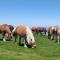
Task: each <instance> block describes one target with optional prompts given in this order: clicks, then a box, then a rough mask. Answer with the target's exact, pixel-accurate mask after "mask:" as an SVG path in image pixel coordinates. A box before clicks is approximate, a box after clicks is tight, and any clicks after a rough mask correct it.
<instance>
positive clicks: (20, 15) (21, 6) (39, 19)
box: [0, 0, 60, 26]
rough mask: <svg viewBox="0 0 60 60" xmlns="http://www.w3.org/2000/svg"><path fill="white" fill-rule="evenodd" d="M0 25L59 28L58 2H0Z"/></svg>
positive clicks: (40, 0)
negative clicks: (51, 26) (55, 26)
mask: <svg viewBox="0 0 60 60" xmlns="http://www.w3.org/2000/svg"><path fill="white" fill-rule="evenodd" d="M0 24H12V25H14V26H17V25H21V24H23V25H28V26H49V25H58V26H60V0H0Z"/></svg>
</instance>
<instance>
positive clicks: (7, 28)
mask: <svg viewBox="0 0 60 60" xmlns="http://www.w3.org/2000/svg"><path fill="white" fill-rule="evenodd" d="M0 31H1V32H5V33H9V34H10V33H11V31H10V29H9V27H8V26H7V25H0Z"/></svg>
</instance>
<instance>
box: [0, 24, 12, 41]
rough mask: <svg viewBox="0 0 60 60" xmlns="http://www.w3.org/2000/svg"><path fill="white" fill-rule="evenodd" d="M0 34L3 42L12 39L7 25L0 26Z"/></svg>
mask: <svg viewBox="0 0 60 60" xmlns="http://www.w3.org/2000/svg"><path fill="white" fill-rule="evenodd" d="M0 33H2V35H3V41H6V40H10V39H11V37H12V32H11V31H10V28H9V26H8V25H7V24H2V25H0Z"/></svg>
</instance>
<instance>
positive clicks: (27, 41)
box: [0, 24, 60, 48]
mask: <svg viewBox="0 0 60 60" xmlns="http://www.w3.org/2000/svg"><path fill="white" fill-rule="evenodd" d="M42 32H43V33H44V34H45V35H46V33H48V39H52V40H53V39H54V38H56V42H58V43H59V41H60V39H59V38H60V28H58V27H55V26H50V27H48V29H46V28H44V27H32V28H30V27H28V26H24V25H20V26H17V27H16V28H14V27H13V26H12V25H8V24H2V25H0V33H1V34H2V35H3V41H4V42H5V41H7V40H8V41H10V40H11V39H12V37H13V36H14V37H15V42H16V40H17V36H19V45H23V46H24V47H31V48H36V41H35V38H34V34H37V35H39V34H42Z"/></svg>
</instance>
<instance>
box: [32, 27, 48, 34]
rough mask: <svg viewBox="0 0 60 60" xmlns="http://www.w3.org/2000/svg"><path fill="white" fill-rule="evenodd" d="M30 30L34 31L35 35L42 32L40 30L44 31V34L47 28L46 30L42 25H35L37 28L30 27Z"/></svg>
mask: <svg viewBox="0 0 60 60" xmlns="http://www.w3.org/2000/svg"><path fill="white" fill-rule="evenodd" d="M32 31H33V32H34V33H36V34H37V35H38V34H39V33H40V34H41V33H42V32H44V34H46V32H47V30H46V28H44V27H37V28H32Z"/></svg>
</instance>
